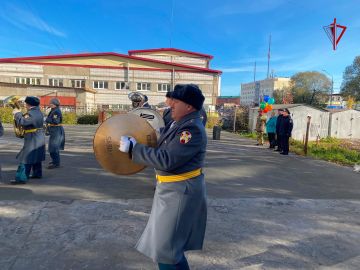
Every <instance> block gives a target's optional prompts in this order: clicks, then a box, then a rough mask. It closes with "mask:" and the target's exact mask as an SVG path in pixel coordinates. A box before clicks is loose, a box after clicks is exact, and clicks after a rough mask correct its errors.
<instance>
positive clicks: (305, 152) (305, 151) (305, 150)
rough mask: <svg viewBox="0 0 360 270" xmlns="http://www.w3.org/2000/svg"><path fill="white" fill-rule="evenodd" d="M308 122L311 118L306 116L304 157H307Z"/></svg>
mask: <svg viewBox="0 0 360 270" xmlns="http://www.w3.org/2000/svg"><path fill="white" fill-rule="evenodd" d="M310 121H311V116H310V115H308V116H307V124H306V136H305V144H304V154H305V156H306V155H307V150H308V141H309V129H310Z"/></svg>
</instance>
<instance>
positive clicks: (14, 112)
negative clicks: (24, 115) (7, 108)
mask: <svg viewBox="0 0 360 270" xmlns="http://www.w3.org/2000/svg"><path fill="white" fill-rule="evenodd" d="M18 112H21V110H19V109H17V108H15V109H13V111H12V114H13V115H15V114H17V113H18Z"/></svg>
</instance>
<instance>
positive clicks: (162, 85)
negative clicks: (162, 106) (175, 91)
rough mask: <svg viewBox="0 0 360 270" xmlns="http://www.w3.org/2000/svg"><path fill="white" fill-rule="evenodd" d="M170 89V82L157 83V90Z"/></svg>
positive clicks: (164, 90)
mask: <svg viewBox="0 0 360 270" xmlns="http://www.w3.org/2000/svg"><path fill="white" fill-rule="evenodd" d="M167 91H170V84H168V83H159V84H158V92H167Z"/></svg>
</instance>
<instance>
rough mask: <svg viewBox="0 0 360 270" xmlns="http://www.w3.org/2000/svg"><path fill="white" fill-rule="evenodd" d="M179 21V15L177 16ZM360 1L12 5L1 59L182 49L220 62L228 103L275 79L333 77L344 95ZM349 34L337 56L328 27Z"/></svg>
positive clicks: (5, 9) (359, 37) (355, 51)
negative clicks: (247, 86) (248, 86)
mask: <svg viewBox="0 0 360 270" xmlns="http://www.w3.org/2000/svg"><path fill="white" fill-rule="evenodd" d="M172 14H173V15H172ZM359 14H360V0H347V1H335V0H327V1H325V0H312V1H309V0H302V1H299V0H296V1H295V0H294V1H293V0H222V1H214V0H198V1H189V0H152V1H149V0H117V1H111V0H107V1H100V0H62V1H60V0H52V1H48V0H11V1H5V0H2V1H0V25H1V27H0V41H1V42H0V57H18V56H19V57H20V56H36V55H51V54H63V53H82V52H117V53H123V54H127V51H128V50H135V49H151V48H168V47H173V48H178V49H183V50H189V51H194V52H200V53H205V54H211V55H213V56H214V59H213V60H212V62H211V68H213V69H219V70H222V71H223V75H222V91H221V94H222V95H239V92H240V84H241V83H245V82H250V81H253V78H254V72H253V71H254V62H255V61H256V63H257V73H256V79H264V78H265V77H266V73H267V51H268V42H269V35H270V34H271V37H272V42H271V62H270V71H273V73H274V74H275V75H276V76H285V77H290V76H292V75H293V74H295V73H296V72H300V71H322V70H326V71H327V72H328V74H330V76H331V75H332V76H333V77H334V85H335V92H337V91H339V87H340V84H341V81H342V74H343V72H344V69H345V67H346V66H348V65H350V64H351V63H352V61H353V60H354V58H355V56H358V55H360V16H359ZM335 17H336V18H337V21H338V23H339V24H340V25H345V26H347V27H348V29H347V31H346V32H345V34H344V36H343V38H342V40H341V41H340V43H339V46H338V49H337V50H336V51H333V50H332V45H331V43H330V41H329V40H328V37H327V36H326V34H325V32H324V30H323V26H325V25H329V24H330V23H332V21H333V19H334V18H335Z"/></svg>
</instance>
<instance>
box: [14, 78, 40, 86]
mask: <svg viewBox="0 0 360 270" xmlns="http://www.w3.org/2000/svg"><path fill="white" fill-rule="evenodd" d="M15 82H16V83H19V84H29V85H40V84H41V79H40V78H29V77H16V78H15Z"/></svg>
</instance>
